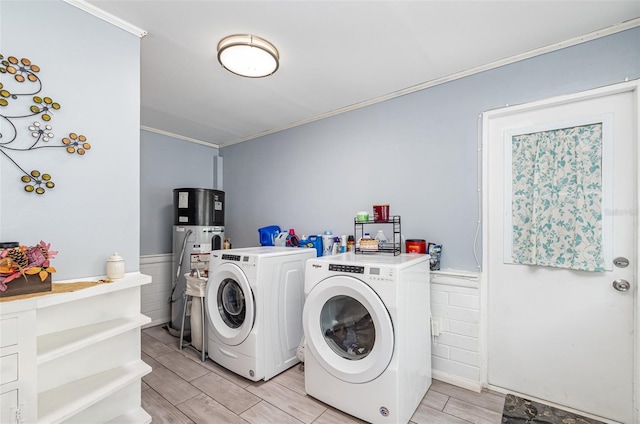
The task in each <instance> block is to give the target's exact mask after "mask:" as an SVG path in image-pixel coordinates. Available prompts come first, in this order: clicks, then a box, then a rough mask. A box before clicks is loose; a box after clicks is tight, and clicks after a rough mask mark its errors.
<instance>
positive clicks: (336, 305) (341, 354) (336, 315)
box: [302, 275, 395, 383]
mask: <svg viewBox="0 0 640 424" xmlns="http://www.w3.org/2000/svg"><path fill="white" fill-rule="evenodd" d="M302 325H303V327H304V334H305V339H306V344H307V348H308V349H309V350H310V351H311V354H313V355H314V357H315V358H316V359H317V360H318V362H319V363H320V365H322V367H323V368H324V369H325V371H327V372H328V373H329V374H331V375H333V376H334V377H336V378H339V379H340V380H342V381H346V382H348V383H366V382H369V381H371V380H374V379H376V378H377V377H378V376H379V375H380V374H382V373H383V372H384V371H385V370H386V369H387V366H388V365H389V362H391V358H392V356H393V349H394V344H395V339H394V333H393V325H392V323H391V316H390V315H389V311H387V308H386V307H385V305H384V303H383V302H382V300H381V299H380V297H379V296H378V295H377V294H376V292H375V291H373V290H372V289H371V287H369V286H368V285H367V284H365V283H364V282H362V281H360V280H358V279H356V278H353V277H350V276H346V275H338V276H333V277H329V278H327V279H325V280H322V281H321V282H320V283H318V284H317V285H316V286H315V287H314V288H313V289H312V290H311V291H310V292H309V294H308V295H307V298H306V300H305V304H304V310H303V313H302Z"/></svg>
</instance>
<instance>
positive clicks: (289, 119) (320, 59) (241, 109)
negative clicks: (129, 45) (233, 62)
mask: <svg viewBox="0 0 640 424" xmlns="http://www.w3.org/2000/svg"><path fill="white" fill-rule="evenodd" d="M67 1H69V2H70V3H72V4H74V3H78V0H67ZM80 2H82V0H80ZM86 3H89V6H95V7H97V8H99V9H101V10H102V11H105V12H107V13H108V14H111V15H114V16H116V17H117V18H120V19H122V20H124V21H126V22H128V23H130V24H132V25H134V26H137V27H139V28H141V29H143V30H145V31H147V33H148V34H147V35H146V36H144V37H143V38H142V39H141V125H142V127H143V128H145V129H148V130H151V131H155V132H159V133H166V134H169V135H173V136H178V137H179V138H185V139H191V140H192V141H195V142H204V143H205V144H207V143H210V144H212V145H214V146H219V147H223V146H225V145H229V144H233V143H237V142H240V141H245V140H249V139H252V138H255V137H258V136H261V135H265V134H269V133H273V132H276V131H279V130H282V129H285V128H290V127H293V126H296V125H300V124H303V123H306V122H311V121H313V120H316V119H320V118H323V117H326V116H331V115H334V114H336V113H340V112H344V111H346V110H350V109H353V108H357V107H361V106H364V105H367V104H371V103H375V102H378V101H381V100H384V99H388V98H392V97H395V96H397V95H401V94H405V93H409V92H412V91H415V90H418V89H422V88H426V87H429V86H432V85H434V84H437V83H441V82H444V81H447V80H450V79H452V78H457V77H460V76H464V75H468V74H470V73H473V72H477V71H480V70H484V69H488V68H491V67H493V66H496V65H500V64H504V63H509V62H511V61H513V60H516V59H522V58H525V57H529V56H531V55H533V54H540V53H544V52H546V51H550V50H554V49H557V48H560V47H564V46H566V45H571V44H575V43H577V42H581V41H586V40H589V39H592V38H595V37H599V36H602V35H607V34H609V33H612V32H616V31H619V30H621V29H626V28H629V27H632V26H637V25H640V1H638V0H631V1H611V0H604V1H593V0H590V1H581V0H570V1H557V0H556V1H543V0H533V1H531V0H530V1H516V0H512V1H482V0H472V1H456V0H448V1H415V0H414V1H399V0H392V1H363V0H360V1H345V0H341V1H328V0H327V1H325V0H315V1H267V0H260V1H241V0H234V1H204V0H198V1H191V0H173V1H169V0H140V1H133V0H127V1H114V0H88V1H86ZM622 23H624V24H622ZM238 33H246V34H253V35H257V36H259V37H262V38H265V39H267V40H269V41H270V42H272V43H273V44H274V45H275V46H276V47H277V49H278V50H279V52H280V68H279V70H278V71H277V72H276V73H275V74H274V75H272V76H270V77H266V78H257V79H252V78H242V77H239V76H236V75H234V74H232V73H230V72H228V71H226V70H225V69H223V68H222V67H221V66H220V65H219V64H218V62H217V59H216V46H217V43H218V41H219V40H220V39H222V38H223V37H225V36H227V35H231V34H238Z"/></svg>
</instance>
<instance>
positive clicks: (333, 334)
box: [303, 253, 431, 424]
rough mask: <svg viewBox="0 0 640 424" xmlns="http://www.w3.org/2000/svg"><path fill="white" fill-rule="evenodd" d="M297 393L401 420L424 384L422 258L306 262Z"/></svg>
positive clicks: (427, 366) (427, 361)
mask: <svg viewBox="0 0 640 424" xmlns="http://www.w3.org/2000/svg"><path fill="white" fill-rule="evenodd" d="M305 296H306V300H305V306H304V312H303V326H304V334H305V340H306V347H305V358H304V359H305V390H306V392H307V394H309V395H310V396H313V397H314V398H316V399H318V400H320V401H322V402H324V403H326V404H329V405H331V406H333V407H335V408H337V409H339V410H341V411H344V412H346V413H348V414H351V415H353V416H355V417H358V418H361V419H363V420H366V421H368V422H371V423H389V424H399V423H407V422H409V420H410V419H411V416H412V415H413V413H414V412H415V410H416V408H417V407H418V405H419V404H420V402H421V400H422V398H423V397H424V395H425V394H426V393H427V390H428V388H429V386H430V385H431V344H430V343H431V342H430V334H431V333H430V285H429V256H428V255H420V254H402V255H398V256H390V255H385V254H354V253H345V254H341V255H334V256H328V257H321V258H316V259H311V260H309V261H307V267H306V272H305Z"/></svg>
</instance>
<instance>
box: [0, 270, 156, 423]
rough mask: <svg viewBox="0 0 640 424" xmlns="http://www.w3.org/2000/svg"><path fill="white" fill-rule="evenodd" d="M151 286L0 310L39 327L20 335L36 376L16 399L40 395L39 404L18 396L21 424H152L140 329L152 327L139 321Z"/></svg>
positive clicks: (133, 280)
mask: <svg viewBox="0 0 640 424" xmlns="http://www.w3.org/2000/svg"><path fill="white" fill-rule="evenodd" d="M150 282H151V277H149V276H147V275H143V274H140V273H131V274H127V275H126V276H125V277H124V278H123V279H121V280H118V281H116V282H113V283H107V284H101V285H98V286H95V287H90V288H87V289H83V290H78V291H75V292H71V293H60V294H48V295H43V296H39V297H36V298H33V299H25V300H17V301H12V302H4V303H2V304H0V308H2V309H0V312H1V313H2V318H3V320H4V318H5V315H6V316H8V317H9V316H13V315H9V314H7V313H12V314H14V315H16V313H17V312H16V311H18V310H21V311H22V312H21V313H22V314H25V313H27V312H28V311H29V310H33V311H35V326H31V328H30V329H25V327H22V328H21V330H20V333H19V335H18V341H19V344H20V345H22V344H24V345H25V346H29V341H30V340H34V341H35V343H31V346H33V349H34V350H35V355H34V356H35V364H33V363H32V364H31V367H32V368H34V369H35V373H32V375H31V376H30V377H29V376H28V375H27V378H22V377H21V378H20V381H19V383H18V384H17V391H18V395H20V393H21V390H26V388H27V387H37V392H36V393H35V396H34V395H33V393H32V394H31V396H32V397H35V399H25V397H24V396H18V398H19V399H20V400H19V402H20V404H22V405H23V406H22V407H21V411H20V414H19V415H20V416H21V417H22V419H23V420H24V421H23V422H38V423H40V422H42V423H88V422H91V423H108V422H112V423H149V422H151V417H150V416H149V414H147V413H146V412H145V411H144V410H143V409H142V407H141V395H140V385H141V379H142V377H143V376H144V375H146V374H148V373H149V372H151V367H149V366H148V365H147V364H145V363H144V362H143V361H142V360H141V359H140V328H141V326H143V325H144V324H147V323H149V322H150V321H151V320H150V319H149V318H148V317H146V316H144V315H142V314H140V286H141V285H144V284H147V283H150ZM12 309H13V310H14V311H11V310H12ZM19 315H20V314H17V316H19ZM23 353H25V354H28V352H23ZM34 365H35V366H34ZM34 380H35V381H34ZM3 391H4V386H3ZM25 394H28V392H25ZM34 410H35V411H36V412H35V413H34ZM26 417H32V418H29V419H26ZM33 417H36V418H33ZM10 422H11V421H10Z"/></svg>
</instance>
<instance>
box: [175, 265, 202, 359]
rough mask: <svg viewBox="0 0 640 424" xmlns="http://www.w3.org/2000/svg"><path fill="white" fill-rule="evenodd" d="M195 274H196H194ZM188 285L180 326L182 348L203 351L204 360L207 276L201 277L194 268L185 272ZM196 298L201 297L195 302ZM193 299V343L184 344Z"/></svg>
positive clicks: (185, 291) (185, 290)
mask: <svg viewBox="0 0 640 424" xmlns="http://www.w3.org/2000/svg"><path fill="white" fill-rule="evenodd" d="M194 274H195V275H194ZM184 277H185V279H186V282H187V284H186V286H185V289H184V296H185V299H184V310H183V313H182V327H181V328H180V349H181V350H182V347H183V346H191V347H193V348H194V349H196V350H197V351H199V352H200V353H201V356H202V361H203V362H204V361H205V359H206V349H207V336H206V335H207V333H206V319H205V315H206V314H205V306H204V296H205V293H206V289H207V278H204V277H201V276H200V272H199V271H197V270H192V271H191V272H190V273H188V274H184ZM194 298H198V299H200V301H199V302H197V301H196V302H194V301H193V300H194ZM189 300H191V343H190V344H186V345H185V344H184V321H185V319H186V316H187V305H188V303H189Z"/></svg>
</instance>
